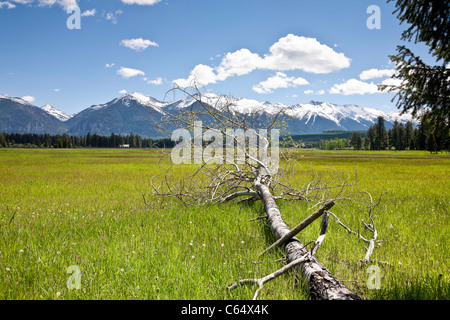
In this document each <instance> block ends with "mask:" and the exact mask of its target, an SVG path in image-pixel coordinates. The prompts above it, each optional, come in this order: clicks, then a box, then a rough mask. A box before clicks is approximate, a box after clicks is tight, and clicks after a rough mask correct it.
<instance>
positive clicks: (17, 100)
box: [0, 94, 31, 105]
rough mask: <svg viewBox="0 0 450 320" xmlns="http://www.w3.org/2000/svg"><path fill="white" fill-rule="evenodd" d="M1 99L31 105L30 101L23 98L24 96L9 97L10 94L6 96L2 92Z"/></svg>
mask: <svg viewBox="0 0 450 320" xmlns="http://www.w3.org/2000/svg"><path fill="white" fill-rule="evenodd" d="M0 99H9V100H11V101H14V102H17V103H20V104H24V105H31V103H29V102H28V101H26V100H24V99H22V98H14V97H9V96H4V95H2V94H0Z"/></svg>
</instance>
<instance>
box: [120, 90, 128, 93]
mask: <svg viewBox="0 0 450 320" xmlns="http://www.w3.org/2000/svg"><path fill="white" fill-rule="evenodd" d="M119 93H120V94H127V90H120V91H119Z"/></svg>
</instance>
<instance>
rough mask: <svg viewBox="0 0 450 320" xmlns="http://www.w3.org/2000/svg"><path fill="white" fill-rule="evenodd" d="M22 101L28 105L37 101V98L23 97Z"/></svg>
mask: <svg viewBox="0 0 450 320" xmlns="http://www.w3.org/2000/svg"><path fill="white" fill-rule="evenodd" d="M22 100H25V101H26V102H28V103H32V102H34V101H36V98H35V97H32V96H24V97H22Z"/></svg>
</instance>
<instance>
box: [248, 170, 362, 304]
mask: <svg viewBox="0 0 450 320" xmlns="http://www.w3.org/2000/svg"><path fill="white" fill-rule="evenodd" d="M255 187H256V189H257V190H258V193H259V195H260V197H261V199H262V201H263V202H264V206H265V210H266V213H267V223H268V224H269V227H270V229H271V231H272V233H273V235H274V236H275V237H276V238H277V239H280V238H282V237H283V236H285V235H286V234H288V233H289V232H290V229H289V228H288V226H287V225H286V224H285V223H284V221H283V219H282V217H281V212H280V209H279V208H278V206H277V204H276V203H275V199H274V198H273V196H272V194H271V193H270V190H269V188H268V187H267V186H266V185H265V184H262V183H261V182H260V181H259V179H257V180H256V182H255ZM284 251H285V253H286V259H287V263H290V262H292V261H295V260H297V259H299V258H301V257H303V256H305V255H306V254H307V253H308V251H307V250H306V249H305V248H304V246H303V245H302V243H301V242H300V241H299V240H298V239H297V238H295V237H293V238H291V239H290V240H289V241H287V242H286V243H285V244H284ZM295 268H296V269H297V270H298V271H300V272H301V274H302V275H303V277H304V278H305V279H306V280H307V282H308V284H309V287H310V294H311V298H312V299H313V300H361V298H360V297H359V296H358V295H357V294H355V293H353V292H351V291H350V290H349V289H348V288H347V287H346V286H345V285H344V284H342V283H341V282H340V281H339V280H337V279H336V278H335V277H334V276H333V275H332V274H331V273H330V272H329V271H328V270H327V269H326V268H325V267H324V266H323V265H322V264H321V263H319V262H318V261H317V260H316V259H315V258H314V256H311V258H310V259H308V260H307V261H305V262H303V263H301V264H299V265H298V266H296V267H295Z"/></svg>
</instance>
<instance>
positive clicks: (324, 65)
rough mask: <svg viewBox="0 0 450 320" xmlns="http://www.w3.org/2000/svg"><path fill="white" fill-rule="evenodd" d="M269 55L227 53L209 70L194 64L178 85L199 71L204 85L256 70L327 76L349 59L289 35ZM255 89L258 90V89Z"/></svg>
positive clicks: (249, 52) (317, 42) (270, 50)
mask: <svg viewBox="0 0 450 320" xmlns="http://www.w3.org/2000/svg"><path fill="white" fill-rule="evenodd" d="M269 52H270V53H269V54H266V55H264V57H261V56H260V55H258V54H257V53H253V52H251V51H250V50H248V49H246V48H243V49H240V50H237V51H235V52H229V53H227V54H226V55H225V56H224V57H223V58H222V61H221V63H220V64H219V66H217V67H215V68H212V67H209V66H206V65H203V64H199V65H197V66H196V67H195V68H194V69H193V70H192V71H191V73H190V75H189V77H188V78H187V79H178V80H176V82H177V83H183V84H186V86H187V85H188V84H189V83H192V82H193V80H194V79H193V77H194V75H196V74H197V73H199V71H203V72H205V73H207V75H205V74H203V77H202V81H200V79H198V81H199V82H200V83H202V84H203V85H207V84H210V83H216V81H224V80H226V79H227V78H228V77H231V76H242V75H245V74H248V73H250V72H252V71H254V70H257V69H264V70H273V71H287V70H303V71H305V72H309V73H330V72H333V71H337V70H340V69H343V68H347V67H349V66H350V59H349V58H347V57H346V56H345V55H344V54H342V53H337V52H336V51H334V50H333V49H332V48H330V47H328V46H326V45H324V44H321V43H320V42H319V41H317V40H316V39H315V38H306V37H299V36H296V35H293V34H289V35H287V36H286V37H283V38H280V39H279V40H278V41H277V42H276V43H275V44H273V45H272V46H271V47H270V49H269ZM257 90H258V89H257Z"/></svg>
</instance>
